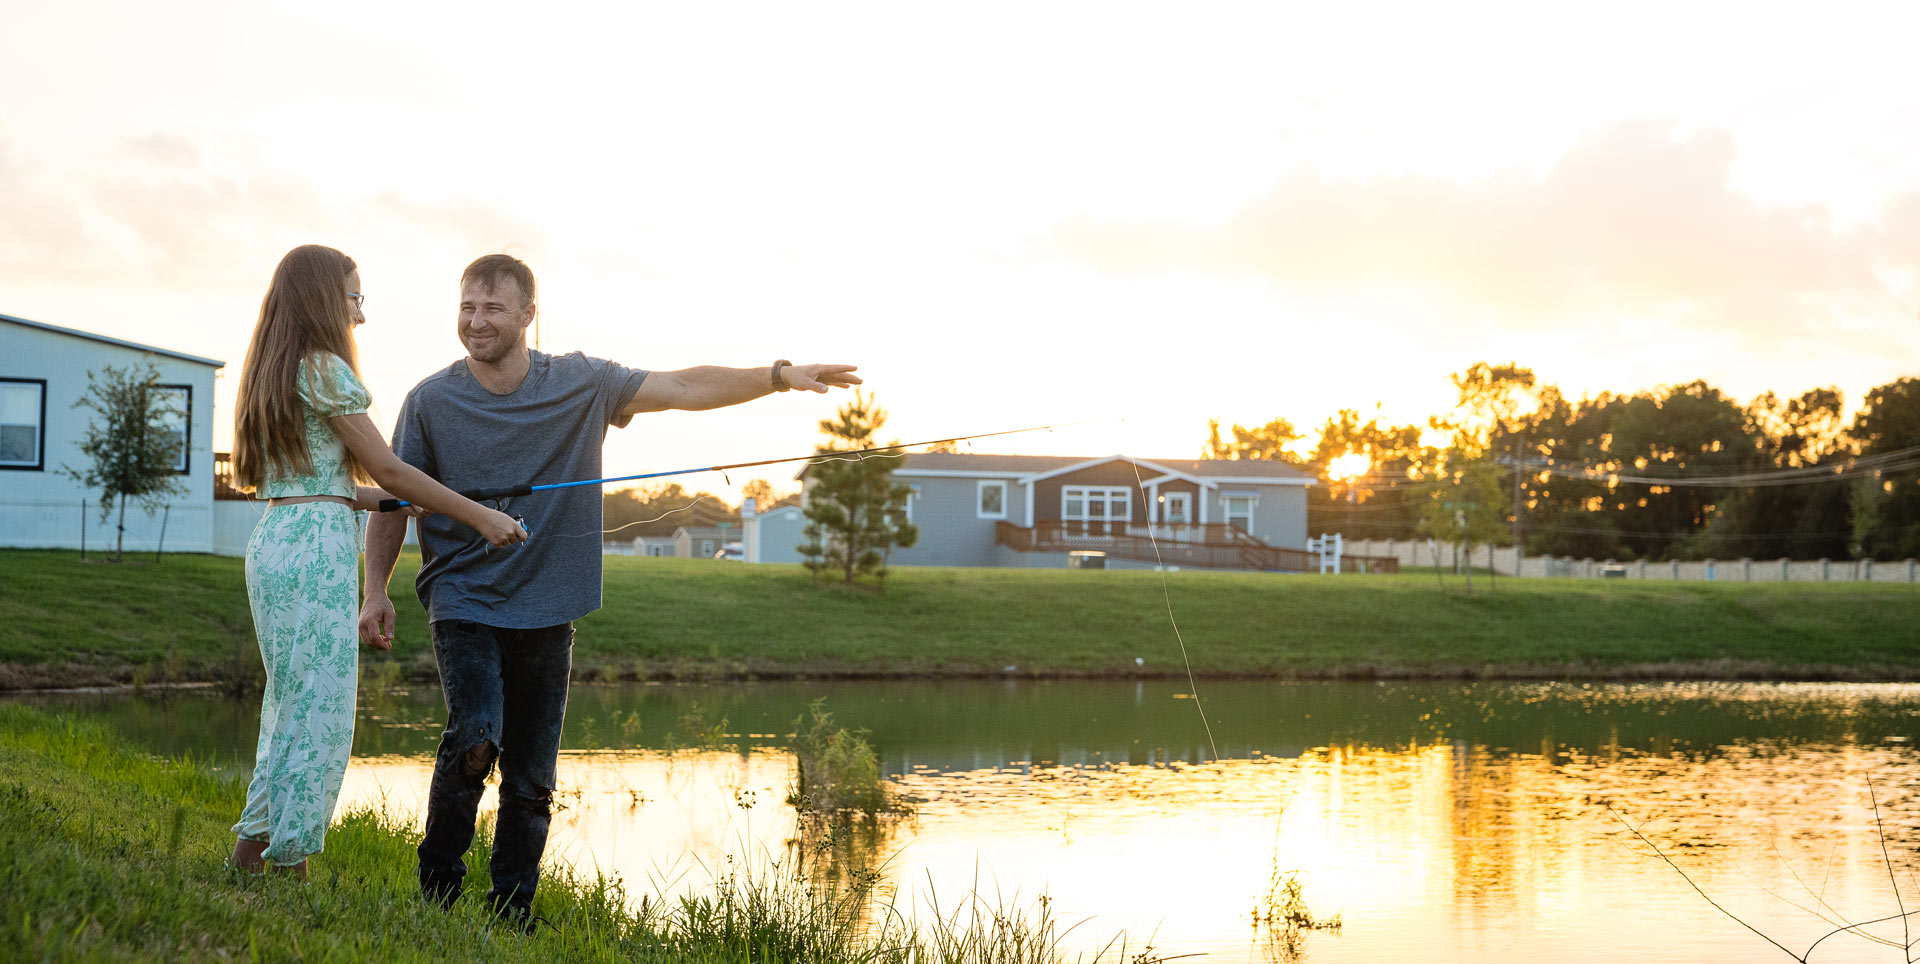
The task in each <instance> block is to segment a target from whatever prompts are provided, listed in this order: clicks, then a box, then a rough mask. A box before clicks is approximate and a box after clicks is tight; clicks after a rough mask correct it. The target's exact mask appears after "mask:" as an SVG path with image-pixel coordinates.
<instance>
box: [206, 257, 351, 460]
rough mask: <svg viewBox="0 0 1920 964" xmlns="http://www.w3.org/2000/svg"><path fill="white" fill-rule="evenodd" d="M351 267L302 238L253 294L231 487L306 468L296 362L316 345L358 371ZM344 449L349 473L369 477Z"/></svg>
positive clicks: (237, 408)
mask: <svg viewBox="0 0 1920 964" xmlns="http://www.w3.org/2000/svg"><path fill="white" fill-rule="evenodd" d="M354 268H355V266H354V263H353V259H352V258H349V257H347V256H346V255H345V254H342V253H340V252H339V251H336V250H334V249H333V248H329V247H324V246H322V245H318V244H305V245H301V246H300V247H297V248H294V249H293V250H292V251H289V252H287V256H286V257H284V258H281V259H280V266H279V267H277V268H275V269H273V284H272V285H270V286H269V287H268V288H267V296H266V297H265V298H263V299H261V301H260V320H259V321H258V322H256V323H255V324H254V326H253V341H252V343H250V344H248V345H247V361H246V365H245V366H244V367H243V368H242V369H241V370H240V398H239V400H238V402H237V403H236V404H235V406H234V414H233V484H234V487H235V488H238V489H240V490H242V491H246V492H252V491H254V490H256V489H259V488H260V487H261V486H262V485H264V484H265V483H266V480H267V477H268V476H269V475H273V476H277V477H284V476H290V475H302V474H305V473H308V472H311V471H313V453H312V452H310V451H308V449H307V431H306V419H305V415H304V413H303V412H302V409H301V404H300V391H299V386H298V384H297V382H298V379H299V377H300V362H301V361H302V360H303V359H305V358H307V357H308V356H310V355H313V354H315V353H317V352H331V353H333V354H335V355H339V356H340V357H341V358H342V359H344V360H345V361H346V363H347V365H348V366H349V367H351V368H352V369H353V371H354V374H356V375H358V374H359V373H360V359H359V356H358V355H357V354H355V352H354V348H353V309H352V307H351V306H350V304H349V302H348V301H347V275H348V274H351V273H352V272H353V271H354ZM345 454H346V464H347V468H348V469H349V470H350V471H351V472H352V473H353V478H354V480H355V481H357V482H363V483H364V482H369V481H370V480H369V479H368V477H367V474H366V470H365V469H364V468H362V467H361V465H360V463H359V462H358V461H357V460H355V459H354V457H353V453H352V452H347V453H345Z"/></svg>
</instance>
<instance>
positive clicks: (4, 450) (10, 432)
mask: <svg viewBox="0 0 1920 964" xmlns="http://www.w3.org/2000/svg"><path fill="white" fill-rule="evenodd" d="M46 425H47V382H46V379H44V378H39V379H34V378H0V469H27V470H30V471H39V470H41V469H44V468H46V454H47V433H46Z"/></svg>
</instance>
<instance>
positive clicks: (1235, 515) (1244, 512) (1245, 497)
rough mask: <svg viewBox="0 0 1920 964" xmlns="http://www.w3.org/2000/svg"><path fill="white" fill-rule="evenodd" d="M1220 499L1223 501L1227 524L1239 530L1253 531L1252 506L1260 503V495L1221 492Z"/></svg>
mask: <svg viewBox="0 0 1920 964" xmlns="http://www.w3.org/2000/svg"><path fill="white" fill-rule="evenodd" d="M1220 500H1221V502H1222V503H1224V505H1225V508H1226V515H1227V525H1229V526H1232V527H1233V528H1235V529H1239V530H1240V531H1241V532H1252V531H1253V507H1254V506H1256V505H1259V504H1260V497H1259V496H1257V495H1254V494H1253V493H1251V492H1229V493H1223V494H1222V495H1221V496H1220Z"/></svg>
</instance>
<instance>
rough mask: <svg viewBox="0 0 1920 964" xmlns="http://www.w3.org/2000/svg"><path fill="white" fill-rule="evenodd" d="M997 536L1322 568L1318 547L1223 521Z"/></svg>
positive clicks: (1356, 560) (1050, 528)
mask: <svg viewBox="0 0 1920 964" xmlns="http://www.w3.org/2000/svg"><path fill="white" fill-rule="evenodd" d="M994 537H995V541H997V542H999V543H1000V544H1001V545H1003V546H1006V547H1008V548H1010V549H1013V550H1014V551H1016V552H1070V551H1074V550H1083V551H1088V550H1090V551H1098V552H1104V553H1106V554H1107V555H1108V556H1109V557H1111V558H1117V559H1132V560H1135V561H1139V562H1153V563H1159V564H1162V565H1168V566H1181V567H1187V568H1202V569H1261V570H1278V571H1282V572H1313V571H1318V570H1319V568H1320V554H1319V553H1317V552H1308V551H1306V550H1305V549H1286V548H1282V547H1280V546H1270V545H1268V544H1266V543H1265V542H1262V541H1260V540H1259V539H1256V538H1254V537H1253V536H1251V535H1248V534H1247V533H1246V532H1243V531H1241V530H1240V529H1239V528H1237V527H1235V526H1230V525H1226V524H1224V523H1218V522H1210V523H1207V524H1206V525H1197V524H1196V525H1156V526H1154V527H1153V529H1152V534H1151V536H1150V535H1149V534H1148V529H1147V527H1146V526H1145V525H1141V524H1134V523H1126V522H1079V521H1074V522H1059V521H1053V522H1041V523H1039V524H1037V525H1034V526H1032V527H1030V528H1029V527H1027V526H1019V525H1014V524H1013V523H1011V522H1000V523H996V524H995V526H994ZM1343 561H1344V563H1345V564H1346V568H1347V569H1348V570H1349V571H1353V570H1356V569H1363V570H1364V571H1366V572H1399V571H1400V561H1399V560H1398V559H1394V558H1390V557H1385V556H1382V557H1372V556H1367V557H1361V556H1351V555H1350V556H1347V557H1345V559H1344V560H1343Z"/></svg>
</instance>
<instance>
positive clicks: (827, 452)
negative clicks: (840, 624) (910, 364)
mask: <svg viewBox="0 0 1920 964" xmlns="http://www.w3.org/2000/svg"><path fill="white" fill-rule="evenodd" d="M886 422H887V413H886V411H885V410H884V409H882V408H881V407H880V406H879V404H878V403H876V402H875V401H874V398H873V396H871V395H868V394H867V393H865V392H864V391H860V390H857V389H856V390H855V391H854V393H853V400H852V401H849V402H848V403H847V404H845V405H843V406H841V407H840V410H839V411H838V412H836V413H835V417H834V418H833V419H831V420H823V421H821V423H820V431H821V432H822V433H823V434H825V435H826V436H827V441H826V443H825V444H823V445H822V446H821V447H819V448H818V449H815V454H816V455H819V456H825V457H827V458H823V459H822V460H821V461H818V462H816V463H814V466H813V468H812V469H810V470H809V474H810V475H811V476H812V483H813V484H812V485H811V486H809V487H808V489H807V493H806V502H805V504H804V507H803V508H802V510H801V511H802V512H803V513H804V514H805V516H806V519H807V526H806V528H805V529H804V530H803V531H804V532H805V534H806V537H807V542H806V544H805V545H802V546H800V547H799V549H800V554H801V556H803V557H804V560H803V561H804V564H805V565H806V567H807V569H808V571H810V572H812V573H813V578H814V580H815V581H816V582H817V581H819V580H820V579H821V578H822V576H824V575H825V574H826V573H829V572H833V573H838V574H839V575H840V576H841V579H842V582H843V583H844V584H846V585H852V584H853V582H854V579H855V577H857V576H872V577H873V580H874V583H875V584H876V585H879V584H880V583H881V582H882V581H883V580H884V579H885V578H886V575H887V569H886V561H887V557H888V556H889V555H890V554H891V553H892V551H893V549H894V547H896V546H898V547H900V548H902V549H904V548H908V547H910V546H912V545H913V544H914V542H915V541H916V540H917V539H919V537H920V530H919V529H917V528H915V527H914V525H913V523H911V522H908V521H907V517H906V505H907V498H908V497H909V496H910V495H912V494H913V490H912V489H911V488H909V487H907V486H905V485H896V484H895V483H894V481H893V467H894V466H895V465H897V464H899V459H898V458H897V457H895V456H891V455H888V454H885V453H877V454H871V455H865V456H851V457H845V458H839V459H835V458H831V457H830V456H832V455H834V454H835V453H839V452H853V451H858V450H860V449H869V448H875V447H878V446H880V445H883V444H891V443H881V442H878V441H876V439H877V436H878V435H879V432H880V428H881V426H883V425H885V424H886Z"/></svg>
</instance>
